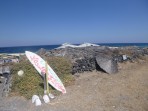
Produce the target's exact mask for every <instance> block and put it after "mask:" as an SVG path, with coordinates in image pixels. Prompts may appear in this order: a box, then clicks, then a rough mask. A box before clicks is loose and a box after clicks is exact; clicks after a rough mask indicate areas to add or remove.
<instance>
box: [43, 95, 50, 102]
mask: <svg viewBox="0 0 148 111" xmlns="http://www.w3.org/2000/svg"><path fill="white" fill-rule="evenodd" d="M43 100H44V102H45V103H49V102H50V100H49V97H48V96H47V95H44V96H43Z"/></svg>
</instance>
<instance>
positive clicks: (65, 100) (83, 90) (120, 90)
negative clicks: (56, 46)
mask: <svg viewBox="0 0 148 111" xmlns="http://www.w3.org/2000/svg"><path fill="white" fill-rule="evenodd" d="M147 67H148V60H146V59H145V60H140V61H138V62H134V63H131V62H125V63H119V64H118V69H119V72H118V73H116V74H112V75H109V74H106V73H104V72H99V71H97V72H96V71H93V72H85V73H81V74H78V73H77V74H75V78H76V81H75V84H74V85H71V86H69V87H66V90H67V93H66V94H64V95H62V94H61V95H60V96H58V97H56V98H55V99H54V100H52V101H51V102H50V103H49V104H45V103H44V102H42V103H43V104H42V105H41V106H38V107H36V106H35V105H34V104H32V103H31V100H26V99H24V98H23V97H18V96H13V97H7V98H0V111H147V110H148V81H147V80H148V74H147V72H148V68H147Z"/></svg>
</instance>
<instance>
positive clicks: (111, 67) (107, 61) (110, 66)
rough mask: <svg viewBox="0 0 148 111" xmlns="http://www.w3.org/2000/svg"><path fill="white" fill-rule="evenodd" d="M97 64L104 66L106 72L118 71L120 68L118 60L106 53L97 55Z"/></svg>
mask: <svg viewBox="0 0 148 111" xmlns="http://www.w3.org/2000/svg"><path fill="white" fill-rule="evenodd" d="M96 61H97V64H98V65H99V66H100V68H102V69H103V70H104V71H105V72H107V73H109V74H113V73H117V72H118V68H117V62H116V61H115V60H114V59H113V58H111V57H109V56H106V55H98V56H97V57H96Z"/></svg>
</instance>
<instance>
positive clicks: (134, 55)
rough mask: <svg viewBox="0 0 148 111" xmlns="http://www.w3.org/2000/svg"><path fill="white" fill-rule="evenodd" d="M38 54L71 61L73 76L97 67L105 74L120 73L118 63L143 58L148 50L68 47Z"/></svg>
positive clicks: (137, 48) (42, 51) (41, 51)
mask: <svg viewBox="0 0 148 111" xmlns="http://www.w3.org/2000/svg"><path fill="white" fill-rule="evenodd" d="M38 54H39V55H40V54H43V55H44V56H46V57H50V56H60V57H61V56H62V57H65V58H66V59H69V60H70V61H71V62H72V64H73V67H72V72H73V74H75V73H81V72H84V71H92V70H95V69H96V68H97V65H99V67H100V68H102V69H103V70H104V71H105V72H107V73H109V74H111V73H116V72H117V71H118V69H117V63H118V62H124V61H132V62H133V61H134V60H136V59H138V58H140V57H141V56H144V55H148V48H139V47H121V48H110V47H106V46H88V47H78V48H72V47H66V48H60V49H53V50H49V51H47V50H43V49H42V50H40V51H38ZM116 62H117V63H116Z"/></svg>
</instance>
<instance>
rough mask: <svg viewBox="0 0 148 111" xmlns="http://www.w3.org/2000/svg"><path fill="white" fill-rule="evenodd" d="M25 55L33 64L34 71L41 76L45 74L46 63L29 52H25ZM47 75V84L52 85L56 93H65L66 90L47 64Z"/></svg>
mask: <svg viewBox="0 0 148 111" xmlns="http://www.w3.org/2000/svg"><path fill="white" fill-rule="evenodd" d="M25 54H26V56H27V58H28V59H29V61H30V62H31V63H32V64H33V66H34V67H35V69H36V70H37V71H38V72H39V74H40V75H41V76H43V75H42V74H45V73H46V67H45V66H46V65H45V64H46V62H45V61H44V60H43V59H42V58H41V57H40V56H39V55H37V54H35V53H33V52H30V51H25ZM47 73H48V77H47V79H48V83H49V84H50V85H52V86H53V87H54V88H55V89H57V90H58V91H61V92H62V93H66V89H65V87H64V85H63V83H62V82H61V80H60V79H59V77H58V76H57V74H56V73H55V72H54V71H53V69H52V68H51V67H50V66H49V65H48V64H47Z"/></svg>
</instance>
